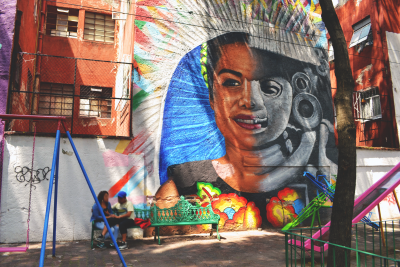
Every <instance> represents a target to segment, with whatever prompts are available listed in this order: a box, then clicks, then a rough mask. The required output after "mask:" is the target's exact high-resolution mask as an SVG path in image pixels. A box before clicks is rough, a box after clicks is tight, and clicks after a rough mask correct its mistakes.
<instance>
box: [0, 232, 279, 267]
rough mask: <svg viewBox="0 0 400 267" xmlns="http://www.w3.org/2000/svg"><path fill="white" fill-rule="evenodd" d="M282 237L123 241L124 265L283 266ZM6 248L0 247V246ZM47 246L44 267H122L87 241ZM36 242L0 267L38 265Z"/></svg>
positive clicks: (2, 259) (3, 257)
mask: <svg viewBox="0 0 400 267" xmlns="http://www.w3.org/2000/svg"><path fill="white" fill-rule="evenodd" d="M284 241H285V236H284V235H283V234H282V233H280V232H273V231H266V230H263V231H243V232H223V233H221V241H218V240H217V239H216V237H215V233H214V236H213V237H210V236H209V234H196V235H185V236H170V237H168V236H167V237H161V242H162V243H161V246H159V245H158V244H157V243H156V242H154V239H153V238H144V239H140V240H129V241H128V245H129V249H127V250H123V251H122V255H123V256H124V259H125V262H126V263H127V266H156V267H160V266H270V267H274V266H279V267H280V266H285V242H284ZM2 246H6V245H5V244H1V245H0V247H2ZM51 246H52V244H51V243H50V242H49V243H47V249H46V259H45V261H44V266H107V267H112V266H122V265H121V261H120V259H119V257H118V254H117V252H116V250H115V249H111V248H106V249H100V248H97V247H96V248H95V249H93V250H91V249H90V241H86V240H85V241H73V242H58V243H57V250H56V257H55V258H53V257H52V256H51ZM40 247H41V244H40V243H33V244H30V248H29V250H28V251H27V252H25V253H17V252H13V253H1V254H0V266H12V267H14V266H38V265H39V257H40Z"/></svg>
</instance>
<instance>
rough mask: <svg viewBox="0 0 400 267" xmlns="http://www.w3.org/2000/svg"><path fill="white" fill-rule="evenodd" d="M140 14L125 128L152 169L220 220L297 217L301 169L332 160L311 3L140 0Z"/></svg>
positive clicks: (303, 191) (303, 194)
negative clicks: (210, 208) (130, 116)
mask: <svg viewBox="0 0 400 267" xmlns="http://www.w3.org/2000/svg"><path fill="white" fill-rule="evenodd" d="M136 19H137V20H136V22H135V27H136V31H135V34H136V35H135V38H136V42H135V61H136V68H135V70H134V73H133V75H132V77H133V82H134V97H133V104H132V106H133V107H134V112H133V117H134V118H137V120H136V119H135V120H134V121H133V124H134V126H133V131H134V135H135V138H141V137H143V136H146V138H145V139H144V140H143V141H142V142H140V143H138V142H135V143H133V142H132V143H131V146H133V144H135V146H136V147H137V149H140V150H141V151H142V152H143V153H144V157H145V159H146V160H145V161H146V163H145V165H146V168H147V169H148V170H149V177H150V178H151V179H158V180H159V183H160V186H161V187H162V186H165V184H169V185H171V184H172V186H173V188H175V189H176V190H177V192H178V193H179V194H180V195H186V196H190V195H192V196H194V195H197V197H198V204H199V205H203V204H205V203H211V204H212V206H213V208H214V210H215V211H216V212H218V213H220V214H222V215H221V218H223V220H222V221H223V222H221V224H223V226H224V227H227V228H231V229H236V228H240V227H244V228H256V227H259V226H260V225H261V224H262V223H267V224H269V225H270V226H274V227H280V226H282V225H283V224H285V223H287V222H288V221H290V220H292V219H293V218H295V217H296V216H297V214H298V213H299V212H300V210H301V209H302V207H304V205H307V204H308V201H309V200H310V199H312V198H313V197H315V195H316V191H315V188H313V186H312V185H310V184H309V183H308V181H306V180H305V178H304V177H302V173H303V171H305V170H307V171H310V172H311V173H313V174H316V173H317V172H318V173H322V174H326V175H327V176H328V177H330V176H331V174H335V173H336V169H337V166H336V162H337V153H336V148H335V142H334V131H333V116H334V114H333V107H332V98H331V91H330V81H329V67H328V63H327V53H326V51H325V49H324V48H325V47H326V37H325V28H324V25H323V23H322V21H321V17H320V8H319V4H318V2H317V1H307V0H306V1H296V2H293V1H275V0H269V1H268V0H267V1H263V0H256V1H239V0H228V1H195V2H190V3H189V2H186V1H179V2H176V1H141V2H138V5H137V12H136ZM150 172H151V174H150ZM172 182H173V183H172ZM201 184H207V186H205V187H203V188H204V190H205V191H207V192H208V193H209V194H210V195H211V196H212V198H210V197H205V195H199V193H198V191H199V189H198V187H199V185H201ZM204 190H203V191H204ZM159 192H166V191H165V190H159ZM154 193H155V192H154ZM160 194H161V195H160ZM206 195H207V194H206ZM157 197H159V198H161V199H162V198H166V197H167V196H165V195H162V193H158V194H157ZM246 214H247V215H246ZM246 218H247V219H248V221H246ZM250 218H251V219H250ZM239 226H240V227H239Z"/></svg>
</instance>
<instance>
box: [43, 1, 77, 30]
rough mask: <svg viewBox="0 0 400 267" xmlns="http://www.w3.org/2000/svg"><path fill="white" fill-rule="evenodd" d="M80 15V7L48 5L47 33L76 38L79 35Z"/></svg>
mask: <svg viewBox="0 0 400 267" xmlns="http://www.w3.org/2000/svg"><path fill="white" fill-rule="evenodd" d="M78 17H79V10H78V9H71V8H60V7H55V6H48V7H47V16H46V34H47V35H51V36H62V37H70V38H76V37H77V36H78Z"/></svg>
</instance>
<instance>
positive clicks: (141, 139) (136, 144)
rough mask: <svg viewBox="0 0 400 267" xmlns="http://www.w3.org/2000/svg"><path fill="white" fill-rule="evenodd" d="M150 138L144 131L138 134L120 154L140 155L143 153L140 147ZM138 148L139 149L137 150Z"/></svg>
mask: <svg viewBox="0 0 400 267" xmlns="http://www.w3.org/2000/svg"><path fill="white" fill-rule="evenodd" d="M149 137H150V133H146V132H144V131H142V132H140V133H139V134H138V135H137V136H135V137H134V138H133V139H132V140H131V142H130V143H129V144H128V146H127V147H126V148H125V150H124V152H123V153H122V154H125V155H129V154H132V153H141V152H142V151H143V148H144V147H142V146H143V145H144V143H145V142H146V141H147V139H148V138H149ZM139 148H141V149H140V150H139Z"/></svg>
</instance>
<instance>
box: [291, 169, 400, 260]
mask: <svg viewBox="0 0 400 267" xmlns="http://www.w3.org/2000/svg"><path fill="white" fill-rule="evenodd" d="M399 184H400V163H398V164H397V165H396V166H395V167H394V168H393V169H391V170H390V171H389V172H388V173H386V174H385V175H384V176H383V177H382V178H381V179H380V180H379V181H377V182H376V183H375V184H373V185H372V186H371V187H370V188H369V189H368V190H367V191H365V192H364V193H363V194H361V195H360V196H359V197H358V198H357V199H356V200H355V201H354V210H353V216H354V217H353V220H352V223H353V224H356V223H358V222H359V221H361V220H363V219H365V218H368V217H365V215H367V214H368V213H369V212H370V211H371V210H372V209H373V208H374V207H376V206H378V213H379V221H381V222H382V217H381V212H380V206H379V203H380V202H381V201H382V200H383V199H384V198H385V197H386V196H387V195H389V194H390V193H393V195H394V197H395V199H396V203H397V207H398V208H399V211H400V205H399V201H398V198H397V194H396V192H395V189H396V187H397V186H398V185H399ZM330 224H331V222H329V223H327V224H326V225H325V227H323V228H322V229H320V230H319V231H317V232H316V233H315V234H314V235H313V236H312V238H313V239H315V240H321V239H322V240H327V235H329V226H330ZM380 232H381V235H382V239H383V242H384V246H385V240H384V231H383V226H382V223H380ZM288 242H289V243H290V244H295V245H296V246H301V247H304V248H305V249H308V250H310V249H312V251H314V250H315V251H317V252H321V251H326V250H327V249H328V246H329V244H328V243H324V245H323V246H321V247H319V246H313V248H311V240H310V239H309V240H307V241H305V242H304V244H302V243H301V241H299V240H289V241H288Z"/></svg>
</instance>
